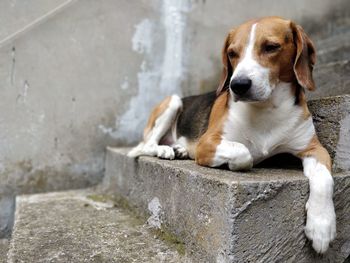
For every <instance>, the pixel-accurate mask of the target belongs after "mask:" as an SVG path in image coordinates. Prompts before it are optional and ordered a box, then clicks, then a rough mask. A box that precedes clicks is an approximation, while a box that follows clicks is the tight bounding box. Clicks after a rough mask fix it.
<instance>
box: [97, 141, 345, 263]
mask: <svg viewBox="0 0 350 263" xmlns="http://www.w3.org/2000/svg"><path fill="white" fill-rule="evenodd" d="M127 151H128V149H126V148H119V149H118V148H114V149H113V148H109V149H107V159H106V175H105V178H104V182H103V185H104V188H105V190H108V191H112V192H113V193H116V194H118V195H121V196H122V197H123V198H124V199H126V200H127V201H128V203H129V206H131V207H134V209H136V210H137V211H139V213H140V214H142V215H144V216H151V218H154V220H155V221H156V222H158V223H160V227H161V228H162V229H166V230H167V231H170V232H171V233H173V234H175V235H176V236H177V237H178V238H179V239H180V240H181V241H182V242H184V243H185V245H186V247H187V251H190V252H189V254H190V255H191V257H192V258H193V259H194V262H335V263H336V262H344V260H345V259H346V258H347V257H348V256H349V255H350V247H349V243H350V239H349V237H350V225H349V216H350V206H349V204H350V172H346V173H337V174H334V179H335V191H334V202H335V206H336V214H337V238H336V240H335V241H334V242H333V243H332V244H331V247H330V248H329V250H328V252H327V254H325V255H324V256H323V257H319V256H317V255H315V253H314V251H313V250H312V248H311V245H310V242H309V241H307V239H306V237H305V235H304V223H305V209H304V207H305V203H306V201H307V198H308V181H307V179H306V178H305V177H304V176H303V174H302V171H301V170H286V169H264V168H255V169H253V170H252V171H250V172H247V173H237V172H231V171H227V170H222V169H213V168H206V167H201V166H198V165H196V164H195V163H194V162H193V161H191V160H173V161H168V160H160V159H157V158H152V157H141V158H139V159H133V158H129V157H127V155H126V153H127ZM152 207H153V209H149V208H152Z"/></svg>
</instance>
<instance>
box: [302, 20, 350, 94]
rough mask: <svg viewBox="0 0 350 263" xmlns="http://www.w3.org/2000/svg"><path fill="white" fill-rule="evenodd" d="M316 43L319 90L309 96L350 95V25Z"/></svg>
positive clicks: (315, 72) (316, 68)
mask: <svg viewBox="0 0 350 263" xmlns="http://www.w3.org/2000/svg"><path fill="white" fill-rule="evenodd" d="M349 23H350V22H349ZM338 27H339V26H338ZM314 42H315V46H316V55H317V62H316V66H315V70H314V78H315V81H316V89H317V90H316V91H314V92H311V93H309V94H308V96H309V97H310V98H320V97H325V96H335V95H341V94H350V74H349V73H350V62H349V60H350V25H349V24H347V26H345V25H343V30H339V31H337V33H336V34H332V35H330V36H329V37H326V38H321V39H318V38H316V39H315V41H314Z"/></svg>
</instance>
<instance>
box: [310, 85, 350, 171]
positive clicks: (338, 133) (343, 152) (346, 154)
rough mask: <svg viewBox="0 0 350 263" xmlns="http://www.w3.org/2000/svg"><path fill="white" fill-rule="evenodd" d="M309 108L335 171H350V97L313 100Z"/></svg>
mask: <svg viewBox="0 0 350 263" xmlns="http://www.w3.org/2000/svg"><path fill="white" fill-rule="evenodd" d="M349 87H350V86H349ZM308 106H309V109H310V111H311V113H312V116H313V121H314V124H315V127H316V130H317V135H318V137H319V139H320V142H321V143H322V144H323V145H324V147H325V148H326V149H327V150H328V152H329V153H330V155H331V157H332V159H333V170H335V171H338V170H339V171H340V170H350V95H343V96H334V97H327V98H322V99H317V100H311V101H309V102H308Z"/></svg>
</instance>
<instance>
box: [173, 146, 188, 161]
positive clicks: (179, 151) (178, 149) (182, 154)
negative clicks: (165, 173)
mask: <svg viewBox="0 0 350 263" xmlns="http://www.w3.org/2000/svg"><path fill="white" fill-rule="evenodd" d="M172 147H173V149H174V152H175V157H176V158H179V159H187V158H188V151H187V150H186V148H185V147H183V146H182V145H180V144H175V145H174V146H172Z"/></svg>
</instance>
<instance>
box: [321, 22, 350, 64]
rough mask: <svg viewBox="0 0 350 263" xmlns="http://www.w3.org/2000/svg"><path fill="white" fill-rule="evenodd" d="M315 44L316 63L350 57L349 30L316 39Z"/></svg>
mask: <svg viewBox="0 0 350 263" xmlns="http://www.w3.org/2000/svg"><path fill="white" fill-rule="evenodd" d="M349 25H350V23H349ZM349 25H348V27H349ZM315 44H316V55H317V65H321V64H324V63H328V62H334V61H342V60H347V59H349V57H350V30H348V31H347V32H344V33H342V34H337V35H334V36H331V37H328V38H325V39H322V40H318V41H317V42H316V43H315Z"/></svg>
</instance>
